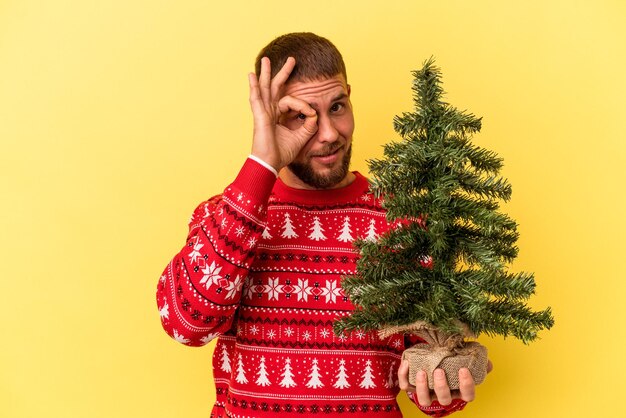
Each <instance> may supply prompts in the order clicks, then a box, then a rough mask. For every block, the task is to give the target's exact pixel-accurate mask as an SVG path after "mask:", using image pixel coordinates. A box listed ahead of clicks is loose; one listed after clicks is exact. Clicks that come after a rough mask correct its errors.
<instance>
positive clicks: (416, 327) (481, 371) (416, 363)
mask: <svg viewBox="0 0 626 418" xmlns="http://www.w3.org/2000/svg"><path fill="white" fill-rule="evenodd" d="M462 330H463V331H462V333H460V334H448V333H445V332H442V331H440V330H438V329H437V328H435V327H432V326H430V325H428V324H425V323H423V322H419V323H416V324H411V325H407V326H403V327H392V328H386V329H384V330H382V331H381V332H380V335H381V337H384V336H389V335H391V334H395V333H397V332H405V333H406V332H408V333H411V334H415V335H417V336H419V337H420V338H422V339H423V340H424V341H426V343H421V344H416V345H414V346H413V347H410V348H408V349H406V350H404V353H403V354H402V359H403V360H407V361H408V362H409V383H410V384H411V385H413V386H415V376H416V375H417V372H418V371H420V370H424V371H425V372H426V376H427V379H428V387H429V388H430V389H433V388H434V379H433V372H434V371H435V369H443V370H444V371H445V373H446V379H447V380H448V386H449V387H450V389H452V390H455V389H458V388H459V369H462V368H464V367H466V368H468V369H469V371H470V373H471V374H472V377H473V378H474V383H475V384H477V385H478V384H480V383H482V382H483V380H485V377H486V376H487V365H488V362H489V360H488V357H487V348H486V347H485V346H483V345H481V344H479V343H477V342H475V341H465V338H466V337H469V336H471V333H470V332H469V330H468V329H467V327H462Z"/></svg>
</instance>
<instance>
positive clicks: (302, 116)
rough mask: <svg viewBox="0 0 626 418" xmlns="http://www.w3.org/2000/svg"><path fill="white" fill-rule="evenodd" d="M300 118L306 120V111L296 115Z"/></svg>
mask: <svg viewBox="0 0 626 418" xmlns="http://www.w3.org/2000/svg"><path fill="white" fill-rule="evenodd" d="M296 117H297V118H298V119H300V120H305V119H306V115H305V114H304V113H299V114H298V116H296Z"/></svg>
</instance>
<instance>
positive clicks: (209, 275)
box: [200, 261, 222, 290]
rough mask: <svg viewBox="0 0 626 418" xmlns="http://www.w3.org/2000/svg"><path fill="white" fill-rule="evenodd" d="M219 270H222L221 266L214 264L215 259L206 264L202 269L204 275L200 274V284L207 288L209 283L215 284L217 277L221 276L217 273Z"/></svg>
mask: <svg viewBox="0 0 626 418" xmlns="http://www.w3.org/2000/svg"><path fill="white" fill-rule="evenodd" d="M220 271H222V267H221V266H218V265H217V264H215V261H213V262H212V263H211V265H210V266H206V267H205V268H203V269H202V273H204V276H202V279H200V284H204V286H205V287H206V288H207V290H208V289H209V288H210V287H211V285H213V284H217V282H218V281H219V279H221V278H222V276H220V274H219V273H220Z"/></svg>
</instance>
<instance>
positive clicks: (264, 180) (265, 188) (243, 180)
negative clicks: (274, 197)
mask: <svg viewBox="0 0 626 418" xmlns="http://www.w3.org/2000/svg"><path fill="white" fill-rule="evenodd" d="M275 183H276V175H275V174H274V173H272V172H271V171H270V170H269V169H267V168H266V167H265V166H264V165H262V164H261V163H259V162H257V161H256V159H251V158H248V159H247V160H246V162H245V163H244V164H243V167H241V170H240V171H239V174H238V175H237V178H236V179H235V181H234V182H233V183H232V186H233V187H234V188H236V189H237V190H239V191H241V192H243V193H245V194H246V195H248V196H250V197H252V198H253V199H255V200H256V201H259V202H267V200H268V199H269V196H270V193H271V192H272V188H273V187H274V184H275Z"/></svg>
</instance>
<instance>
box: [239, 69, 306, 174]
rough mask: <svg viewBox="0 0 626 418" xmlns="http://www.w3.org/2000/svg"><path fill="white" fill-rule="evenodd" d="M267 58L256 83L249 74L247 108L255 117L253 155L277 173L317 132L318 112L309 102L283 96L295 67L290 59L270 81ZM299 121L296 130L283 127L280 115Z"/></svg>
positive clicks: (253, 77)
mask: <svg viewBox="0 0 626 418" xmlns="http://www.w3.org/2000/svg"><path fill="white" fill-rule="evenodd" d="M270 65H271V64H270V60H269V58H267V57H263V58H262V59H261V73H260V75H259V78H258V80H257V77H256V75H255V74H253V73H250V74H249V75H248V80H249V82H250V107H251V108H252V115H253V117H254V135H253V139H252V155H254V156H255V157H258V158H260V159H262V160H263V161H265V162H266V163H268V164H270V165H271V166H272V167H274V168H275V169H276V170H280V169H281V168H283V167H284V166H286V165H287V164H289V163H291V162H292V161H293V160H294V159H295V158H296V156H297V155H298V152H299V151H300V149H302V147H303V146H304V145H305V144H306V143H307V141H308V140H309V139H311V137H312V136H313V135H315V133H316V132H317V113H316V112H315V110H314V109H313V108H312V107H311V106H309V104H308V103H306V102H304V101H302V100H299V99H296V98H295V97H292V96H282V92H283V89H284V86H285V82H286V81H287V79H288V78H289V74H291V71H292V70H293V68H294V66H295V65H296V60H295V59H294V58H292V57H289V58H288V59H287V61H286V62H285V65H283V67H282V68H281V69H280V71H279V72H278V73H277V74H276V75H275V76H274V78H273V79H270V76H271V67H270ZM285 115H287V116H288V117H293V118H299V120H301V122H300V124H299V125H298V127H297V128H296V129H293V130H292V129H289V128H287V127H286V126H284V125H282V124H281V123H280V122H281V116H283V119H284V116H285Z"/></svg>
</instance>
